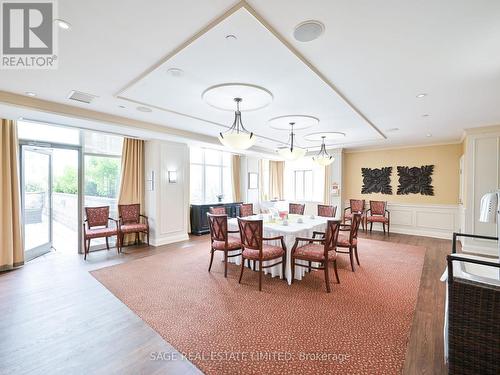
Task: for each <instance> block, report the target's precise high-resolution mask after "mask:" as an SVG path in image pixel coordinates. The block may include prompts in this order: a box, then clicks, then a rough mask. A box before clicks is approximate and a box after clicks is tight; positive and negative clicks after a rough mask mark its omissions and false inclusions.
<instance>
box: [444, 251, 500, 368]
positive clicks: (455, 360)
mask: <svg viewBox="0 0 500 375" xmlns="http://www.w3.org/2000/svg"><path fill="white" fill-rule="evenodd" d="M447 261H448V373H449V374H451V375H472V374H481V375H497V374H500V318H499V317H500V285H499V284H486V283H482V282H478V281H472V280H468V279H464V278H460V277H456V278H455V277H454V275H453V261H460V262H466V263H474V264H479V265H482V266H490V267H495V268H499V267H500V264H499V263H498V262H489V261H485V260H481V259H470V258H464V257H460V256H459V255H454V254H452V255H448V256H447Z"/></svg>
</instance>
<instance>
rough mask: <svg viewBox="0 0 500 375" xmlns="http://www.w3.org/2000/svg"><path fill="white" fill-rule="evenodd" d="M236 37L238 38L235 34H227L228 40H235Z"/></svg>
mask: <svg viewBox="0 0 500 375" xmlns="http://www.w3.org/2000/svg"><path fill="white" fill-rule="evenodd" d="M236 39H238V37H237V36H236V35H233V34H229V35H226V40H229V41H233V40H236Z"/></svg>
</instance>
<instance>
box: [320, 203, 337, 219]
mask: <svg viewBox="0 0 500 375" xmlns="http://www.w3.org/2000/svg"><path fill="white" fill-rule="evenodd" d="M336 214H337V206H328V205H324V204H318V216H323V217H335V215H336Z"/></svg>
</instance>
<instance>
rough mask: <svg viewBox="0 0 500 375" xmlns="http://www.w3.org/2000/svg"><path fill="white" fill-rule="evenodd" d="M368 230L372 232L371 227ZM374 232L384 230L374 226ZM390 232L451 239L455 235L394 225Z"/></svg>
mask: <svg viewBox="0 0 500 375" xmlns="http://www.w3.org/2000/svg"><path fill="white" fill-rule="evenodd" d="M360 230H361V228H360ZM368 232H370V230H369V229H368ZM373 232H383V230H382V229H381V228H373ZM390 233H398V234H408V235H411V236H420V237H432V238H440V239H443V240H451V239H452V237H453V233H452V232H440V231H436V230H423V229H412V228H393V227H392V226H391V231H390Z"/></svg>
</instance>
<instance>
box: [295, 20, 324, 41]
mask: <svg viewBox="0 0 500 375" xmlns="http://www.w3.org/2000/svg"><path fill="white" fill-rule="evenodd" d="M324 31H325V25H323V24H322V23H321V22H319V21H315V20H309V21H304V22H301V23H299V24H298V25H297V26H295V30H293V37H294V38H295V39H296V40H298V41H299V42H310V41H312V40H314V39H318V38H319V37H320V36H321V34H323V32H324Z"/></svg>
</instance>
